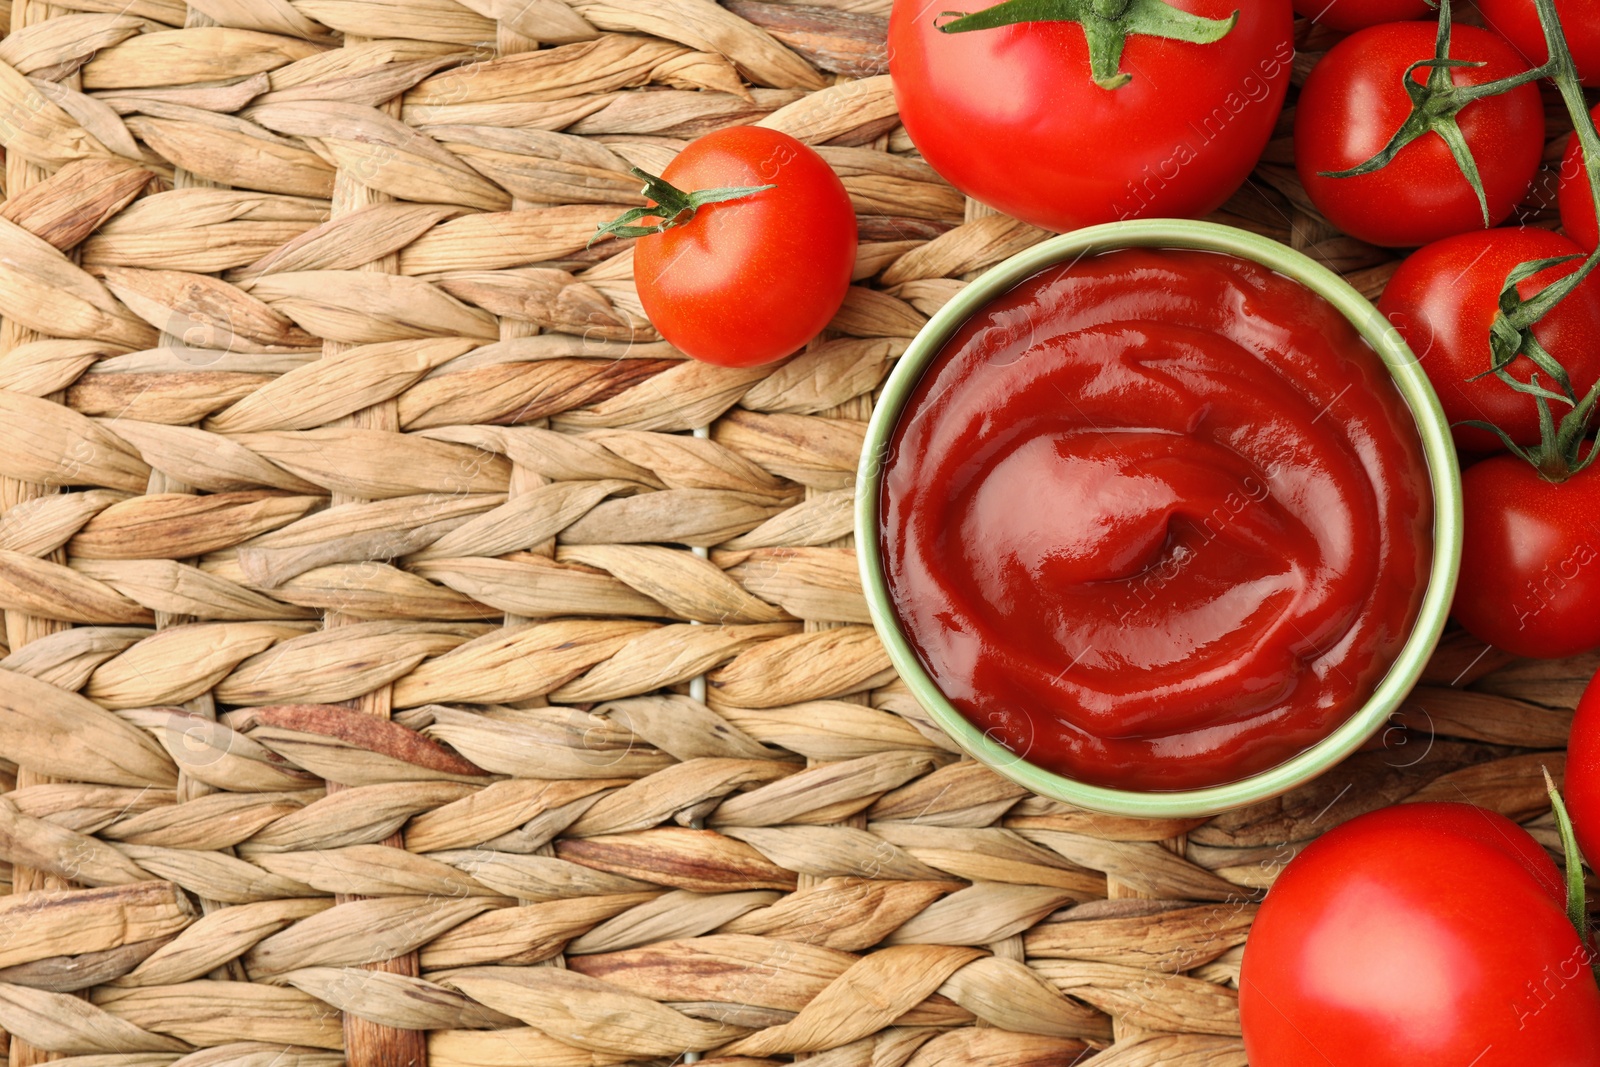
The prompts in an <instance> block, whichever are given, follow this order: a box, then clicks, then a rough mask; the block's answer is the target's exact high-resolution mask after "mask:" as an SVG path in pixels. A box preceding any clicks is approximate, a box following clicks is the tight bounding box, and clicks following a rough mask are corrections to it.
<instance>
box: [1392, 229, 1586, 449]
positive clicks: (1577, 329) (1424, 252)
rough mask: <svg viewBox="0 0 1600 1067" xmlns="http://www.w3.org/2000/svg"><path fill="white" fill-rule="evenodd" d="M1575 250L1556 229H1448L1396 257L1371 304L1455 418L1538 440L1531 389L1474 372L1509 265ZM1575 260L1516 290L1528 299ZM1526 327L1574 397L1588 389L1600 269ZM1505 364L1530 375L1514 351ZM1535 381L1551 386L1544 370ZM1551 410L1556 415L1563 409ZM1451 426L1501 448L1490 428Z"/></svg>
mask: <svg viewBox="0 0 1600 1067" xmlns="http://www.w3.org/2000/svg"><path fill="white" fill-rule="evenodd" d="M1581 254H1582V253H1581V250H1580V249H1579V248H1578V246H1577V245H1575V244H1573V243H1572V242H1571V241H1569V240H1567V239H1566V238H1565V237H1562V236H1561V235H1560V234H1556V233H1551V232H1550V231H1548V230H1536V229H1509V228H1507V229H1499V230H1480V231H1479V232H1477V233H1463V234H1457V235H1456V236H1455V237H1446V238H1445V239H1444V240H1442V241H1435V242H1434V243H1433V244H1431V245H1427V246H1426V247H1423V248H1421V249H1418V250H1417V251H1416V252H1413V253H1412V254H1411V255H1410V257H1408V258H1407V259H1406V261H1405V262H1404V263H1402V264H1401V265H1400V269H1399V270H1398V271H1396V272H1395V275H1394V278H1392V279H1391V280H1390V282H1389V285H1388V287H1387V288H1386V289H1385V290H1384V291H1383V297H1382V299H1380V300H1379V301H1378V310H1379V311H1381V312H1383V314H1384V316H1385V317H1386V318H1387V319H1388V320H1389V321H1390V322H1392V323H1394V326H1395V329H1396V330H1398V331H1399V332H1400V335H1401V336H1402V337H1404V338H1405V339H1406V342H1407V343H1408V344H1409V345H1410V346H1411V350H1412V351H1413V352H1415V353H1416V354H1417V358H1418V360H1420V361H1421V363H1422V369H1423V370H1424V371H1426V372H1427V374H1428V380H1429V381H1430V382H1432V383H1433V388H1434V391H1435V392H1437V393H1438V394H1439V403H1440V404H1442V405H1443V406H1444V413H1445V417H1447V418H1448V419H1449V420H1450V421H1451V422H1452V423H1455V422H1460V421H1462V420H1464V419H1477V420H1480V421H1483V422H1489V423H1493V424H1494V425H1496V426H1498V427H1500V428H1501V429H1502V430H1504V431H1505V432H1506V433H1508V434H1510V435H1511V439H1512V440H1513V441H1515V442H1516V443H1517V444H1519V445H1536V444H1538V443H1539V408H1538V405H1537V404H1535V403H1534V400H1533V397H1531V396H1529V395H1528V394H1526V393H1519V392H1517V391H1516V390H1515V389H1512V388H1511V387H1510V386H1509V385H1507V384H1506V383H1505V382H1503V381H1501V380H1500V379H1499V378H1497V377H1495V376H1493V375H1491V376H1489V377H1487V378H1478V377H1476V376H1477V375H1480V374H1482V373H1483V372H1484V371H1486V370H1488V369H1489V366H1490V362H1491V356H1490V347H1489V327H1490V326H1491V325H1492V324H1493V322H1494V318H1495V315H1496V313H1497V312H1498V311H1499V308H1500V290H1501V288H1502V287H1503V286H1504V285H1505V280H1506V277H1507V276H1508V275H1510V273H1511V272H1512V270H1513V269H1515V268H1516V267H1517V265H1518V264H1520V263H1527V262H1531V261H1533V260H1537V259H1554V258H1556V257H1557V256H1577V255H1581ZM1579 266H1580V264H1579V263H1578V262H1572V263H1565V264H1562V265H1560V266H1556V267H1550V268H1547V269H1546V270H1543V271H1541V272H1540V273H1538V274H1536V275H1534V276H1533V277H1532V278H1529V279H1527V280H1526V281H1524V282H1522V283H1521V284H1520V285H1519V286H1518V287H1517V291H1518V292H1520V293H1521V294H1522V295H1523V297H1524V298H1528V297H1532V296H1534V295H1535V294H1536V293H1538V292H1540V291H1541V290H1543V289H1544V288H1545V287H1546V286H1549V285H1551V284H1552V283H1554V282H1556V281H1558V280H1560V279H1561V278H1564V277H1566V276H1567V275H1569V274H1572V273H1574V272H1575V271H1577V270H1578V268H1579ZM1533 333H1534V336H1535V337H1537V338H1538V339H1539V343H1540V344H1541V345H1543V346H1544V349H1545V351H1547V352H1549V353H1550V354H1551V355H1552V356H1554V357H1555V358H1556V361H1557V362H1559V363H1561V364H1562V366H1564V367H1565V368H1566V370H1567V373H1568V374H1569V375H1570V376H1571V379H1572V384H1573V387H1574V389H1575V390H1576V391H1577V395H1578V396H1579V397H1582V396H1583V394H1584V393H1586V392H1588V391H1589V387H1590V386H1592V385H1594V383H1595V379H1596V378H1597V377H1600V346H1596V345H1595V343H1594V342H1595V338H1596V337H1600V275H1590V276H1589V278H1588V280H1587V281H1585V282H1584V283H1583V284H1582V285H1580V286H1579V287H1578V289H1577V291H1576V292H1573V293H1572V294H1570V295H1569V296H1568V297H1567V298H1566V299H1565V300H1563V301H1562V302H1561V303H1559V304H1557V305H1556V306H1555V307H1554V308H1553V309H1552V310H1551V311H1549V312H1547V313H1546V314H1545V316H1544V318H1543V319H1541V320H1540V321H1539V324H1538V325H1537V326H1535V327H1534V329H1533ZM1507 369H1508V370H1509V371H1510V372H1511V373H1512V374H1513V375H1514V376H1515V377H1517V378H1520V379H1521V380H1523V381H1527V380H1528V375H1529V373H1530V372H1531V371H1533V370H1534V366H1533V364H1532V363H1531V362H1529V361H1528V360H1527V359H1518V360H1517V361H1516V362H1515V363H1513V364H1512V365H1511V366H1510V367H1508V368H1507ZM1473 379H1476V380H1473ZM1539 380H1540V381H1541V383H1543V384H1544V385H1545V386H1546V387H1551V386H1552V385H1553V383H1552V382H1551V381H1550V376H1549V375H1547V374H1541V375H1540V378H1539ZM1558 407H1559V405H1558ZM1560 410H1566V409H1565V408H1561V409H1560ZM1556 414H1557V417H1559V415H1560V411H1559V410H1558V411H1557V412H1556ZM1451 432H1452V433H1453V434H1454V435H1455V439H1456V444H1457V445H1458V446H1460V447H1461V448H1463V449H1465V450H1467V451H1471V452H1494V451H1500V450H1502V448H1503V445H1502V444H1501V442H1500V439H1499V438H1498V437H1496V436H1495V435H1494V434H1492V433H1489V432H1488V431H1487V430H1479V429H1476V428H1473V427H1469V426H1457V427H1455V428H1454V429H1453V430H1452V431H1451Z"/></svg>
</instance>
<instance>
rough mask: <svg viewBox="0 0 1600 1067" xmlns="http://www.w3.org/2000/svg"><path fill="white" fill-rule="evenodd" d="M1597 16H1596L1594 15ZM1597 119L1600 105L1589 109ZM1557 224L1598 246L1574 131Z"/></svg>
mask: <svg viewBox="0 0 1600 1067" xmlns="http://www.w3.org/2000/svg"><path fill="white" fill-rule="evenodd" d="M1597 17H1600V16H1597ZM1589 114H1590V117H1591V118H1593V119H1594V120H1595V121H1596V122H1600V107H1596V108H1595V109H1594V110H1593V111H1591V112H1590V113H1589ZM1559 199H1560V202H1561V228H1562V229H1564V230H1566V231H1567V236H1568V237H1570V238H1572V239H1573V240H1574V241H1576V242H1577V243H1578V245H1579V247H1581V248H1582V249H1583V250H1584V251H1585V252H1593V251H1594V250H1595V247H1596V246H1600V224H1597V223H1596V222H1595V215H1594V192H1593V190H1592V189H1591V188H1590V186H1589V175H1588V173H1587V172H1586V171H1585V170H1584V167H1583V145H1582V144H1581V143H1580V142H1579V141H1578V135H1577V134H1573V135H1572V136H1571V137H1570V138H1569V139H1568V140H1567V154H1566V156H1565V157H1564V158H1563V159H1562V160H1561V192H1560V196H1559Z"/></svg>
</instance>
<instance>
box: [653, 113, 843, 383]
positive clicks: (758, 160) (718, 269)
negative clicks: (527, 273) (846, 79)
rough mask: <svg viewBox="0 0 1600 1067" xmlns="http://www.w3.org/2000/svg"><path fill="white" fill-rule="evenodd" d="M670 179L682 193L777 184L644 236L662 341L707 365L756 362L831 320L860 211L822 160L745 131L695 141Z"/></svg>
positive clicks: (781, 139)
mask: <svg viewBox="0 0 1600 1067" xmlns="http://www.w3.org/2000/svg"><path fill="white" fill-rule="evenodd" d="M661 177H662V178H663V179H665V180H666V181H667V182H669V183H671V184H672V185H673V186H675V187H676V188H678V189H680V190H682V191H683V192H693V191H695V190H703V189H718V188H749V187H755V186H762V185H771V186H773V188H771V189H767V190H765V191H763V192H759V193H754V194H751V195H749V196H745V197H741V198H739V199H737V200H729V201H726V202H723V203H712V204H706V205H705V206H704V207H701V208H699V209H698V210H697V211H696V212H695V213H694V216H693V217H692V218H690V219H689V220H688V221H687V222H686V223H684V224H683V225H680V226H675V227H673V228H672V229H669V230H667V231H666V232H665V233H659V234H650V235H648V236H645V237H640V238H639V243H638V245H637V246H635V248H634V252H633V273H634V284H635V286H636V287H637V288H638V290H639V300H640V302H641V303H642V304H643V305H644V310H645V314H647V315H649V316H650V322H651V323H652V324H653V325H654V326H655V327H656V329H658V330H660V331H661V336H663V337H665V338H666V339H667V340H668V341H671V342H672V343H673V344H674V345H676V346H677V347H678V348H679V349H681V350H683V351H684V352H686V353H688V354H689V355H691V356H693V357H695V358H696V359H700V360H704V361H706V362H707V363H719V364H722V365H723V366H729V367H749V366H754V365H756V364H758V363H769V362H771V361H772V360H775V359H782V358H783V357H784V356H787V355H790V354H792V353H793V352H795V351H796V350H797V349H799V348H800V347H801V346H802V345H804V344H805V343H806V342H807V341H809V340H811V339H812V338H813V337H815V336H816V335H817V333H818V332H819V331H820V330H821V329H822V328H823V327H824V326H826V325H827V324H828V321H829V320H830V319H832V318H833V316H834V313H835V312H837V311H838V310H839V305H840V304H841V303H842V302H843V301H844V295H845V292H846V291H847V290H848V289H849V288H850V274H851V271H852V270H853V269H854V267H855V259H856V216H855V211H854V209H853V208H852V207H851V206H850V196H849V194H848V193H846V192H845V188H844V183H843V182H841V181H840V180H839V176H838V175H837V174H835V173H834V172H833V168H832V167H830V166H828V164H827V163H826V162H824V161H823V159H822V157H821V156H819V155H817V153H816V152H815V151H813V150H812V149H810V148H807V147H806V146H805V145H803V144H801V143H800V142H799V141H797V140H795V139H794V138H793V137H790V136H789V135H788V134H786V133H779V132H778V131H777V130H768V129H764V128H762V127H759V126H734V127H730V128H729V129H725V130H718V131H716V132H715V133H708V134H706V135H705V136H704V137H701V138H699V139H698V140H696V141H692V142H690V144H689V146H688V147H687V148H685V149H684V150H683V151H682V152H680V153H678V156H677V157H676V158H675V159H674V160H673V161H672V162H671V163H669V164H667V167H666V169H665V170H664V171H663V172H662V175H661Z"/></svg>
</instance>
